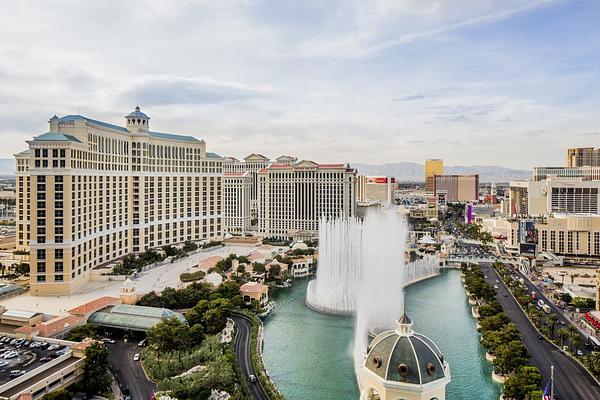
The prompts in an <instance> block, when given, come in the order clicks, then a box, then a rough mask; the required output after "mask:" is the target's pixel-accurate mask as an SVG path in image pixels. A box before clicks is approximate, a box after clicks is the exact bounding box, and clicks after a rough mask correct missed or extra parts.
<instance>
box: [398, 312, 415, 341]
mask: <svg viewBox="0 0 600 400" xmlns="http://www.w3.org/2000/svg"><path fill="white" fill-rule="evenodd" d="M412 326H413V322H412V321H411V319H410V318H408V315H406V314H402V316H401V317H400V319H399V320H398V321H396V334H398V335H400V336H411V335H412V334H413V330H412Z"/></svg>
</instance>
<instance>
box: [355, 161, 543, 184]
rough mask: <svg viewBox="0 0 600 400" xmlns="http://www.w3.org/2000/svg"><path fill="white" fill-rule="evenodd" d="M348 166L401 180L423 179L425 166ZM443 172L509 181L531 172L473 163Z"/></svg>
mask: <svg viewBox="0 0 600 400" xmlns="http://www.w3.org/2000/svg"><path fill="white" fill-rule="evenodd" d="M350 166H352V168H356V169H357V170H358V172H359V173H360V174H363V175H370V176H377V175H385V176H393V177H396V179H398V180H399V181H401V182H423V181H425V177H424V175H425V167H424V166H423V165H421V164H417V163H412V162H399V163H392V164H382V165H370V164H361V163H350ZM444 174H449V175H451V174H459V175H461V174H479V181H480V182H509V181H512V180H517V179H530V178H531V174H532V172H531V171H526V170H521V169H510V168H506V167H500V166H497V165H474V166H472V167H463V166H460V165H457V166H453V167H451V166H446V165H444Z"/></svg>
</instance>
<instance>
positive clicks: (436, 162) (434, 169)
mask: <svg viewBox="0 0 600 400" xmlns="http://www.w3.org/2000/svg"><path fill="white" fill-rule="evenodd" d="M443 173H444V160H441V159H430V160H425V191H426V192H430V193H431V192H433V189H434V185H435V183H434V177H435V176H436V175H442V174H443Z"/></svg>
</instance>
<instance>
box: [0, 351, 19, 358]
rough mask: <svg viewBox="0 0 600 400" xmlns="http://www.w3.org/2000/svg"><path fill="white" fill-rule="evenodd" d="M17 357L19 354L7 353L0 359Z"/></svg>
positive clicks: (14, 352)
mask: <svg viewBox="0 0 600 400" xmlns="http://www.w3.org/2000/svg"><path fill="white" fill-rule="evenodd" d="M18 355H19V353H17V352H16V351H9V352H8V353H6V354H5V355H4V356H3V357H2V358H4V359H5V360H9V359H11V358H15V357H16V356H18Z"/></svg>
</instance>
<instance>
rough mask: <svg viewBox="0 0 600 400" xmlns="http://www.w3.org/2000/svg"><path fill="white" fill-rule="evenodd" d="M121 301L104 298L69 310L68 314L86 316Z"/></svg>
mask: <svg viewBox="0 0 600 400" xmlns="http://www.w3.org/2000/svg"><path fill="white" fill-rule="evenodd" d="M120 302H121V300H120V299H118V298H116V297H111V296H104V297H100V298H98V299H95V300H92V301H90V302H89V303H85V304H82V305H80V306H78V307H75V308H72V309H70V310H69V314H87V313H92V312H95V311H98V310H101V309H103V308H104V307H107V306H110V305H114V304H118V303H120Z"/></svg>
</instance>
